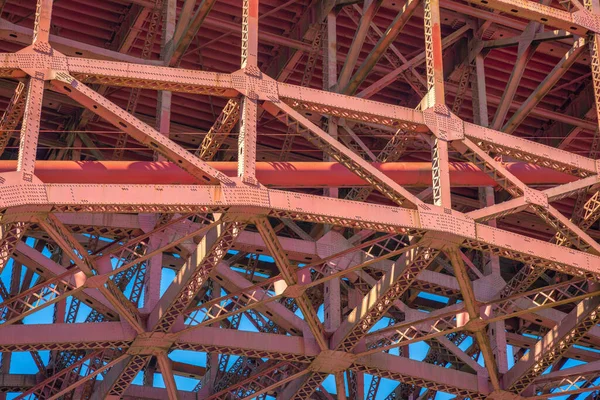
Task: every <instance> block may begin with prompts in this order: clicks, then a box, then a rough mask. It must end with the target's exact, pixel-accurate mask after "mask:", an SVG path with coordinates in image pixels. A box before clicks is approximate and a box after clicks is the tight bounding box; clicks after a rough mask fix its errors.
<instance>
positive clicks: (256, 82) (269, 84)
mask: <svg viewBox="0 0 600 400" xmlns="http://www.w3.org/2000/svg"><path fill="white" fill-rule="evenodd" d="M231 82H232V84H233V87H234V88H235V89H236V90H237V91H238V92H240V93H241V94H243V95H244V96H248V97H250V98H252V99H257V100H269V101H278V100H279V90H278V86H277V81H276V80H275V79H273V78H271V77H270V76H267V75H265V74H264V73H262V72H261V71H260V70H258V69H257V68H253V67H246V68H244V69H240V70H238V71H236V72H234V73H233V74H231Z"/></svg>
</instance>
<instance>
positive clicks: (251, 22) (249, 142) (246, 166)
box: [238, 0, 261, 185]
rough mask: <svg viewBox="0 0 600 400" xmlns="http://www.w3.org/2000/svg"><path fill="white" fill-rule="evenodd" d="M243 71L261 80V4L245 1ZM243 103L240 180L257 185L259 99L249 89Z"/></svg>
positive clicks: (239, 163) (239, 150)
mask: <svg viewBox="0 0 600 400" xmlns="http://www.w3.org/2000/svg"><path fill="white" fill-rule="evenodd" d="M242 69H243V70H244V72H245V73H246V77H247V82H248V81H249V78H250V77H252V76H254V77H259V76H260V74H261V72H260V70H259V69H258V0H244V9H243V15H242ZM247 89H248V92H247V93H246V95H245V96H244V97H243V99H242V107H241V119H240V136H239V139H238V177H239V178H241V179H242V181H243V182H244V183H248V184H251V185H256V184H257V183H258V181H257V180H256V165H255V164H256V134H257V133H256V124H257V116H258V96H257V94H256V93H255V92H254V87H253V86H249V87H248V88H247Z"/></svg>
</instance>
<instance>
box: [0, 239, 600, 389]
mask: <svg viewBox="0 0 600 400" xmlns="http://www.w3.org/2000/svg"><path fill="white" fill-rule="evenodd" d="M27 243H28V244H29V245H30V246H32V245H33V241H32V240H29V241H28V242H27ZM44 253H45V255H47V256H48V255H49V253H48V251H47V250H45V251H44ZM260 259H261V260H262V261H266V262H272V261H273V260H272V259H271V258H270V257H268V256H262V255H261V256H260ZM12 268H13V267H12V261H10V262H9V264H8V265H7V267H6V268H5V269H4V271H3V272H2V274H1V275H0V279H2V281H3V282H4V284H5V285H6V287H9V286H10V277H11V274H12ZM24 274H25V268H23V269H22V274H21V279H22V278H23V276H24ZM162 275H163V276H162V280H161V295H162V293H163V292H164V291H165V290H166V288H167V287H168V285H169V283H170V282H171V281H172V280H173V278H174V277H175V272H174V271H173V270H170V269H166V268H164V269H163V274H162ZM33 281H34V282H35V277H34V280H33ZM129 290H131V287H129V288H128V289H127V290H126V294H127V292H128V291H129ZM420 296H422V297H425V298H430V299H433V300H436V301H441V302H447V299H446V298H444V297H442V296H437V295H430V294H423V293H422V294H421V295H420ZM69 302H70V299H69ZM69 302H68V303H67V307H68V306H69ZM89 311H90V309H89V307H87V306H85V305H84V304H81V306H80V312H79V315H78V318H77V320H78V322H83V321H84V320H85V317H86V315H87V314H88V313H89ZM297 315H299V316H300V317H301V316H302V315H301V313H300V311H298V312H297ZM318 315H319V318H320V319H321V321H322V320H323V307H322V306H321V308H320V309H319V312H318ZM52 316H53V306H50V307H46V308H44V309H42V310H40V311H39V312H36V313H34V314H32V315H30V316H28V317H26V318H24V320H23V323H24V324H50V323H52ZM387 325H388V319H387V318H384V319H382V320H381V321H379V322H378V323H377V325H376V326H375V327H373V329H372V330H377V329H381V328H383V327H385V326H387ZM239 329H241V330H247V331H256V328H255V327H254V325H253V324H252V323H251V322H250V321H249V320H248V319H247V318H246V316H243V317H242V319H241V323H240V328H239ZM470 344H471V340H470V338H469V339H467V340H465V341H464V342H463V343H462V344H461V345H460V348H461V349H463V350H465V349H466V348H468V347H469V345H470ZM428 348H429V346H428V345H427V344H426V343H424V342H420V343H415V344H411V345H410V346H409V352H410V358H411V359H414V360H419V361H420V360H423V358H425V356H426V354H427V350H428ZM395 350H396V351H392V354H397V349H395ZM508 353H509V354H512V348H511V347H510V346H509V348H508ZM40 356H41V357H42V359H43V360H44V362H45V363H47V362H48V358H49V351H41V352H40ZM169 357H170V358H171V359H172V360H174V361H180V362H185V363H189V364H193V365H198V366H206V354H204V353H197V352H190V351H181V350H176V351H173V352H171V353H170V355H169ZM236 359H237V357H235V356H231V357H230V360H229V366H231V365H232V364H233V363H234V362H235V360H236ZM508 361H509V367H510V366H512V364H513V362H512V359H511V357H509V360H508ZM478 362H479V364H480V365H483V360H482V359H481V357H480V359H479V360H478ZM579 364H583V362H581V361H576V360H569V361H568V362H567V363H566V364H565V366H564V367H563V368H570V367H573V366H575V365H579ZM10 372H11V373H21V374H34V373H36V372H37V367H36V365H35V363H34V362H33V359H32V358H31V355H30V354H29V353H28V352H16V353H13V356H12V362H11V368H10ZM371 379H372V376H370V375H366V376H365V392H367V390H368V387H369V384H370V382H371ZM175 381H176V384H177V387H178V388H179V389H181V390H192V389H193V388H194V387H195V386H196V384H197V382H198V381H197V380H195V379H192V378H187V377H180V376H175ZM141 383H142V374H139V375H138V376H137V377H136V379H135V380H134V384H141ZM596 383H598V382H596ZM397 384H398V382H395V381H390V380H388V379H382V380H381V383H380V389H379V392H378V396H377V400H380V399H384V398H385V397H386V396H387V395H388V394H389V393H390V392H391V391H392V390H393V389H394V388H395V387H396V385H397ZM154 385H155V386H156V387H164V383H163V379H162V376H161V375H160V374H159V373H158V374H156V375H155V379H154ZM323 386H324V387H325V389H326V390H327V391H329V392H330V393H335V391H336V387H335V381H334V378H333V376H329V377H328V378H327V379H326V380H325V382H324V383H323ZM588 394H589V393H584V394H582V395H580V396H579V397H578V399H584V398H585V397H586V396H587V395H588ZM17 395H18V394H16V393H11V394H9V395H8V396H7V398H8V399H13V398H15V397H16V396H17ZM453 397H454V396H453V395H449V394H445V393H438V394H437V396H436V400H445V399H451V398H453ZM554 398H555V399H566V396H556V397H554Z"/></svg>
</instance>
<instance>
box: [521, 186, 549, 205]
mask: <svg viewBox="0 0 600 400" xmlns="http://www.w3.org/2000/svg"><path fill="white" fill-rule="evenodd" d="M524 196H525V201H526V202H527V203H528V204H533V205H537V206H540V207H543V208H548V196H547V195H546V194H544V193H542V192H540V191H539V190H535V189H530V188H527V189H525V193H524Z"/></svg>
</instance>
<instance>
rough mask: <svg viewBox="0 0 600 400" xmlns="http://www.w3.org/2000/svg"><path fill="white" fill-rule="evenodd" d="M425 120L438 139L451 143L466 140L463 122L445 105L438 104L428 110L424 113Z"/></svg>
mask: <svg viewBox="0 0 600 400" xmlns="http://www.w3.org/2000/svg"><path fill="white" fill-rule="evenodd" d="M423 118H424V119H425V125H427V127H428V128H429V130H431V132H432V133H433V134H434V135H435V137H437V138H438V139H441V140H445V141H447V142H450V141H453V140H462V139H464V138H465V129H464V125H463V121H462V120H461V119H460V118H458V117H457V116H456V115H454V114H452V112H450V110H449V109H448V107H446V106H445V105H441V104H436V105H435V106H434V107H432V108H428V109H427V110H425V111H423Z"/></svg>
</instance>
